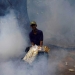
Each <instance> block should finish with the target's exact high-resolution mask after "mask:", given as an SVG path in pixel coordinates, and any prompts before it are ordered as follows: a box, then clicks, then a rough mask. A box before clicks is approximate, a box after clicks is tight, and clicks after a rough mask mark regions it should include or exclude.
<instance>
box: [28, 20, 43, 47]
mask: <svg viewBox="0 0 75 75" xmlns="http://www.w3.org/2000/svg"><path fill="white" fill-rule="evenodd" d="M30 26H31V28H32V31H31V32H30V34H29V38H30V41H31V44H32V46H33V45H38V46H40V47H42V45H43V32H42V31H41V30H39V29H37V24H36V22H35V21H33V22H31V24H30Z"/></svg>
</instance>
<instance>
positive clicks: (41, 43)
mask: <svg viewBox="0 0 75 75" xmlns="http://www.w3.org/2000/svg"><path fill="white" fill-rule="evenodd" d="M42 45H43V32H42V31H41V34H40V46H41V47H42Z"/></svg>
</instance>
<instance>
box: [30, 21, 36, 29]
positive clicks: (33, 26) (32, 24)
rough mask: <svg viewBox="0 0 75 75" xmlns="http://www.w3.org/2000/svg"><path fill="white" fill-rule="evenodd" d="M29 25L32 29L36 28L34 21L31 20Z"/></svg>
mask: <svg viewBox="0 0 75 75" xmlns="http://www.w3.org/2000/svg"><path fill="white" fill-rule="evenodd" d="M30 26H31V28H32V30H36V27H37V24H36V22H35V21H32V22H31V24H30Z"/></svg>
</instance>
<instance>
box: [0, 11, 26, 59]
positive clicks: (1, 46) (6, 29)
mask: <svg viewBox="0 0 75 75" xmlns="http://www.w3.org/2000/svg"><path fill="white" fill-rule="evenodd" d="M26 46H27V39H26V38H24V37H23V34H22V33H21V30H20V28H19V24H18V21H17V19H16V15H15V13H14V11H13V10H10V13H9V14H7V15H6V16H4V17H0V58H2V59H6V58H11V57H18V56H19V55H21V54H22V53H23V50H24V49H25V48H26Z"/></svg>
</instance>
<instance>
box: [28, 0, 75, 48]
mask: <svg viewBox="0 0 75 75" xmlns="http://www.w3.org/2000/svg"><path fill="white" fill-rule="evenodd" d="M74 6H75V2H74V1H71V0H38V1H36V0H28V15H29V18H30V20H31V21H33V20H35V21H36V22H37V25H38V28H39V29H41V30H42V31H43V33H44V44H54V45H57V46H63V47H75V38H74V37H75V29H74V28H75V16H74V15H75V9H74Z"/></svg>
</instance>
